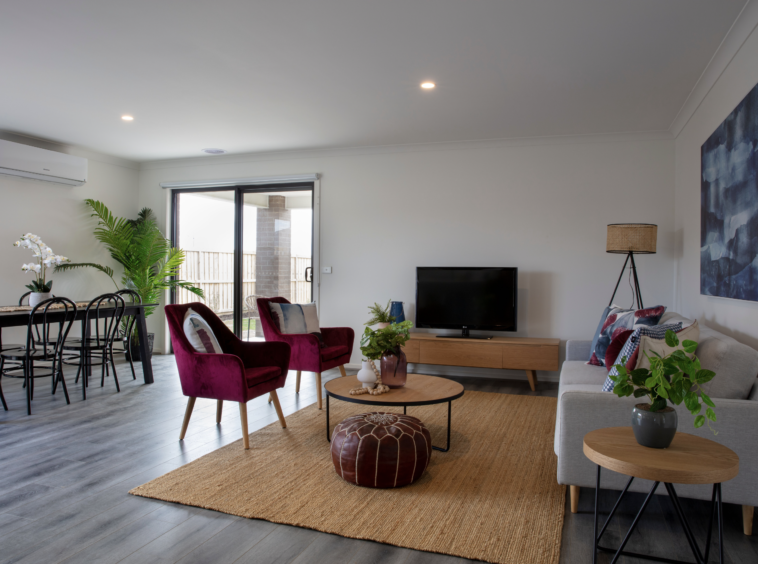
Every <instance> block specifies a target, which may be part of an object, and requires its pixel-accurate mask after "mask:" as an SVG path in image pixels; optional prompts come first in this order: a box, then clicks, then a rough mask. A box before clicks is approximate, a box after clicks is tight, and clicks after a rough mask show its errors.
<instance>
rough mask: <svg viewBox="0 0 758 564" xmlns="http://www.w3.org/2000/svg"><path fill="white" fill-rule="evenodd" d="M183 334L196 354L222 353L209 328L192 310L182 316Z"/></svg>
mask: <svg viewBox="0 0 758 564" xmlns="http://www.w3.org/2000/svg"><path fill="white" fill-rule="evenodd" d="M184 334H185V335H186V337H187V340H188V341H189V342H190V345H192V348H193V349H195V351H196V352H199V353H215V354H222V353H223V352H224V351H223V350H221V345H219V344H218V340H217V339H216V335H214V334H213V330H212V329H211V326H210V325H208V322H207V321H206V320H205V319H203V317H202V316H201V315H200V314H199V313H197V312H196V311H195V310H193V309H192V308H189V309H188V310H187V313H186V314H185V315H184Z"/></svg>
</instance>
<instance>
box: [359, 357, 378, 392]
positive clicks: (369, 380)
mask: <svg viewBox="0 0 758 564" xmlns="http://www.w3.org/2000/svg"><path fill="white" fill-rule="evenodd" d="M358 381H359V382H362V383H363V387H364V388H373V387H374V385H375V384H376V374H374V371H373V370H372V368H371V361H370V360H364V361H363V364H362V365H361V369H360V370H359V371H358Z"/></svg>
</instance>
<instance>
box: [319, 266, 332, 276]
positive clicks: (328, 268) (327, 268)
mask: <svg viewBox="0 0 758 564" xmlns="http://www.w3.org/2000/svg"><path fill="white" fill-rule="evenodd" d="M321 273H322V274H331V273H332V267H331V266H322V267H321Z"/></svg>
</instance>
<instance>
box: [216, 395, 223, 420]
mask: <svg viewBox="0 0 758 564" xmlns="http://www.w3.org/2000/svg"><path fill="white" fill-rule="evenodd" d="M223 408H224V400H216V424H218V423H221V410H222V409H223Z"/></svg>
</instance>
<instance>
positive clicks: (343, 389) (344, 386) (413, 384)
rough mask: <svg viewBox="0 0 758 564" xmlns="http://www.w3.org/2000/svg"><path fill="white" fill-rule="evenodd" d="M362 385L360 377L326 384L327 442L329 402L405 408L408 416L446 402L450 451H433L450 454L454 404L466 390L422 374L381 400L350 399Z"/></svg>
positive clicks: (411, 377) (460, 386)
mask: <svg viewBox="0 0 758 564" xmlns="http://www.w3.org/2000/svg"><path fill="white" fill-rule="evenodd" d="M360 385H361V383H360V382H359V381H358V377H357V376H346V377H343V378H335V379H334V380H330V381H329V382H327V383H326V385H325V386H324V388H325V389H326V439H327V440H328V441H331V434H330V428H329V398H330V397H331V398H335V399H338V400H341V401H347V402H350V403H359V404H363V405H382V406H385V407H390V406H394V407H400V406H403V413H406V411H407V408H408V406H411V407H412V406H416V405H433V404H436V403H445V402H447V448H441V447H436V446H432V448H433V449H434V450H439V451H441V452H447V451H449V450H450V416H451V413H452V404H453V400H456V399H458V398H459V397H461V396H462V395H463V386H462V385H461V384H459V383H458V382H454V381H453V380H448V379H447V378H438V377H436V376H424V375H423V374H408V381H407V382H406V384H405V386H403V387H402V388H393V389H391V390H390V391H389V392H388V393H386V394H382V395H380V396H372V395H371V394H362V395H360V396H351V395H350V390H352V389H353V388H357V387H358V386H360Z"/></svg>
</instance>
